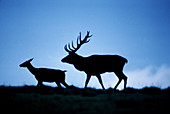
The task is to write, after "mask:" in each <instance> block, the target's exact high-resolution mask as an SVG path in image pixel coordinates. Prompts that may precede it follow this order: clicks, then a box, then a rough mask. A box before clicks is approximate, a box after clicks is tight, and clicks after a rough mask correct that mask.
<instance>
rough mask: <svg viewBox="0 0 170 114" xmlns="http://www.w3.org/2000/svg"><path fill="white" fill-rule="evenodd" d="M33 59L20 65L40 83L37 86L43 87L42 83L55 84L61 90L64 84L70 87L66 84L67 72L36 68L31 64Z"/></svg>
mask: <svg viewBox="0 0 170 114" xmlns="http://www.w3.org/2000/svg"><path fill="white" fill-rule="evenodd" d="M32 60H33V58H32V59H29V60H28V61H25V62H24V63H22V64H20V65H19V66H20V67H26V68H28V70H29V71H30V72H31V73H32V74H33V75H34V76H35V78H36V79H37V81H38V84H37V86H39V87H41V86H42V82H55V83H56V84H57V85H58V87H59V88H61V85H60V83H62V84H63V85H64V86H65V87H69V86H68V84H67V83H66V82H65V72H66V71H62V70H57V69H48V68H35V67H33V66H32V64H31V63H30V62H31V61H32Z"/></svg>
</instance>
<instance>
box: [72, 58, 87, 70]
mask: <svg viewBox="0 0 170 114" xmlns="http://www.w3.org/2000/svg"><path fill="white" fill-rule="evenodd" d="M86 64H87V62H86V57H82V56H80V55H78V57H77V58H76V61H75V62H74V67H75V68H76V69H77V70H80V71H85V69H86V66H87V65H86Z"/></svg>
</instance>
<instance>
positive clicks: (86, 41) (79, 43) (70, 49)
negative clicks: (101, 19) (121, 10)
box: [64, 31, 92, 53]
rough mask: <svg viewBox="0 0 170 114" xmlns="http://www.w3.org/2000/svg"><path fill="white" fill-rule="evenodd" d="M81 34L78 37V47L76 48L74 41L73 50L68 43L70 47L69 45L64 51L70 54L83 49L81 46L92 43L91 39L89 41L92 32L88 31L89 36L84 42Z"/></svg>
mask: <svg viewBox="0 0 170 114" xmlns="http://www.w3.org/2000/svg"><path fill="white" fill-rule="evenodd" d="M79 34H80V35H79V36H78V37H77V47H74V44H73V41H72V48H71V47H70V43H68V46H67V44H66V45H65V46H64V49H65V50H66V51H67V52H69V53H70V52H76V51H77V50H78V49H79V48H80V47H81V45H83V44H85V43H88V42H89V41H90V39H88V38H90V37H92V35H90V36H89V34H90V31H87V35H86V36H85V38H84V39H83V40H81V32H80V33H79ZM67 47H68V48H69V49H68V48H67Z"/></svg>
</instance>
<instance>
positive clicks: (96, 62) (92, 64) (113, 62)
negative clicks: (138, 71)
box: [61, 31, 128, 90]
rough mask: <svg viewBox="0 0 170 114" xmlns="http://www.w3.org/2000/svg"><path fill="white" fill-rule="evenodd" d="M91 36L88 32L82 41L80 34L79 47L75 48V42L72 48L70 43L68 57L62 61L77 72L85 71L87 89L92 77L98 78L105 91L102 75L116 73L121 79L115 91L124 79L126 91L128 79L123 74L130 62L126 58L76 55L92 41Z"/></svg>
mask: <svg viewBox="0 0 170 114" xmlns="http://www.w3.org/2000/svg"><path fill="white" fill-rule="evenodd" d="M89 34H90V32H89V31H87V35H86V36H85V38H84V39H83V40H82V39H81V32H80V35H79V36H78V37H77V47H75V46H74V44H73V41H72V44H71V46H72V47H71V46H70V43H68V45H67V44H66V45H65V47H64V49H65V50H66V51H67V52H68V55H67V56H66V57H64V58H63V59H62V60H61V61H62V62H65V63H69V64H73V65H74V67H75V68H76V69H77V70H79V71H84V72H85V73H86V74H87V79H86V82H85V88H87V84H88V83H89V80H90V78H91V76H96V77H97V78H98V80H99V83H100V84H101V86H102V88H103V90H105V88H104V86H103V82H102V79H101V74H103V73H105V72H114V73H115V74H116V76H117V77H118V79H119V80H118V82H117V84H116V86H115V87H114V89H116V88H117V87H118V85H119V84H120V82H121V81H122V79H123V80H124V89H126V85H127V77H126V76H125V74H124V73H123V67H124V65H125V63H127V62H128V61H127V59H126V58H124V57H121V56H119V55H91V56H89V57H82V56H80V55H78V54H76V51H77V50H78V49H79V48H80V47H81V46H82V45H83V44H85V43H88V42H89V41H90V39H89V38H90V37H92V35H89Z"/></svg>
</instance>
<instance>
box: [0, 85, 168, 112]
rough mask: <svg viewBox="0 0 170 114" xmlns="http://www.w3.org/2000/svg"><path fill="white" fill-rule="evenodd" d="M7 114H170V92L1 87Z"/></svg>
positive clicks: (0, 99)
mask: <svg viewBox="0 0 170 114" xmlns="http://www.w3.org/2000/svg"><path fill="white" fill-rule="evenodd" d="M0 91H1V93H0V108H1V112H2V111H4V112H6V113H10V112H12V113H41V114H47V113H57V114H61V113H62V114H63V113H69V114H70V113H71V114H72V113H74V114H79V113H98V114H100V113H101V114H104V113H107V114H112V113H116V114H119V113H125V112H127V113H163V112H166V113H169V112H170V111H169V106H170V96H169V95H170V88H167V89H163V90H162V89H160V88H156V87H145V88H142V89H134V88H127V90H126V91H118V90H117V91H114V90H113V89H111V88H109V89H107V90H106V91H103V90H100V89H93V88H88V89H81V88H75V87H72V88H69V89H64V88H63V89H59V88H53V87H43V88H38V87H34V86H23V87H4V86H1V87H0Z"/></svg>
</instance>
